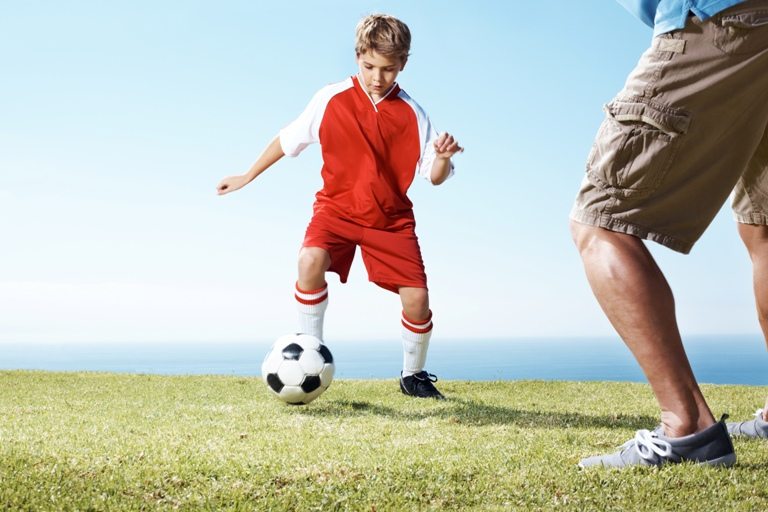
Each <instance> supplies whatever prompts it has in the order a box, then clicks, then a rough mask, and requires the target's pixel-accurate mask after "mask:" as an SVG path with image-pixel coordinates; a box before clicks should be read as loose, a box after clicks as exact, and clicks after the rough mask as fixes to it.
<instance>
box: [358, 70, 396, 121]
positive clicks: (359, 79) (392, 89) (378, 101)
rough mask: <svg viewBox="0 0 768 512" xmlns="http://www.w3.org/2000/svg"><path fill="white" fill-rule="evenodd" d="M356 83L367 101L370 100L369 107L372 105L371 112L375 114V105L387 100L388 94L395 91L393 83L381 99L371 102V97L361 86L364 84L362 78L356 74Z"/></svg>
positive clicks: (376, 108) (377, 109)
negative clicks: (366, 97)
mask: <svg viewBox="0 0 768 512" xmlns="http://www.w3.org/2000/svg"><path fill="white" fill-rule="evenodd" d="M357 83H358V84H360V88H361V89H362V90H363V92H364V93H365V95H366V96H368V99H369V100H371V105H373V110H374V111H376V112H378V111H379V108H378V107H377V106H376V105H378V104H379V103H381V102H382V101H384V100H385V99H387V96H389V94H390V93H391V92H392V91H394V90H395V87H397V82H395V83H393V84H392V86H391V87H390V88H389V89H387V92H386V93H385V94H384V95H383V96H382V97H381V98H379V99H378V100H376V101H373V97H371V95H370V94H368V91H366V90H365V85H363V83H364V82H363V77H362V76H360V73H358V74H357Z"/></svg>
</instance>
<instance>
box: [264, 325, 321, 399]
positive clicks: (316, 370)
mask: <svg viewBox="0 0 768 512" xmlns="http://www.w3.org/2000/svg"><path fill="white" fill-rule="evenodd" d="M334 370H335V367H334V365H333V356H332V355H331V351H330V350H328V347H326V346H325V345H324V344H323V342H322V341H320V340H319V339H317V338H316V337H314V336H311V335H309V334H287V335H285V336H281V337H279V338H278V339H277V341H275V343H274V344H273V345H272V349H271V350H270V351H269V353H268V354H267V356H266V357H265V358H264V362H263V363H262V364H261V376H262V377H263V378H264V382H265V383H266V384H267V387H268V388H269V389H270V391H272V392H273V393H274V394H275V395H277V397H278V398H279V399H280V400H282V401H283V402H286V403H289V404H292V405H302V404H308V403H309V402H311V401H312V400H314V399H315V398H317V397H318V396H320V395H321V394H322V393H323V391H325V390H326V389H328V386H330V385H331V381H332V380H333V372H334Z"/></svg>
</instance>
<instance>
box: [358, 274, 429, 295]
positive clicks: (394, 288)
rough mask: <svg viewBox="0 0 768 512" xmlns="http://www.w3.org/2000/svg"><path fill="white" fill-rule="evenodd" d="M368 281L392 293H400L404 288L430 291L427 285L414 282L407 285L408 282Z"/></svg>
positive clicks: (372, 279) (373, 279) (371, 279)
mask: <svg viewBox="0 0 768 512" xmlns="http://www.w3.org/2000/svg"><path fill="white" fill-rule="evenodd" d="M368 281H370V282H371V283H373V284H375V285H376V286H378V287H380V288H384V289H385V290H389V291H390V292H392V293H400V290H399V289H400V288H403V287H409V288H424V289H425V290H427V291H428V290H429V288H427V283H423V282H416V281H413V282H409V283H406V282H402V281H398V282H396V283H395V282H393V281H386V280H381V279H375V278H368Z"/></svg>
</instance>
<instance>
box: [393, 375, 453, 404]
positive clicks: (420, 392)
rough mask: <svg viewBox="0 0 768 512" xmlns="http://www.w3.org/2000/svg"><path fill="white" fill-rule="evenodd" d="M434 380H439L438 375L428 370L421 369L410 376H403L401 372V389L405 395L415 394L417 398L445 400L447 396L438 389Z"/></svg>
mask: <svg viewBox="0 0 768 512" xmlns="http://www.w3.org/2000/svg"><path fill="white" fill-rule="evenodd" d="M433 382H437V376H435V375H433V374H431V373H427V372H426V371H420V372H419V373H415V374H413V375H409V376H408V377H403V374H402V373H400V391H402V392H403V394H404V395H408V396H415V397H416V398H435V399H437V400H445V397H444V396H443V394H442V393H440V392H439V391H438V390H437V388H436V387H435V385H434V384H433Z"/></svg>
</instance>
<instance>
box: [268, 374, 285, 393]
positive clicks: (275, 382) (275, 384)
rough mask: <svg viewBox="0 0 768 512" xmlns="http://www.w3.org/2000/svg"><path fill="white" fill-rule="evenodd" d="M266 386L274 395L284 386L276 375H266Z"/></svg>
mask: <svg viewBox="0 0 768 512" xmlns="http://www.w3.org/2000/svg"><path fill="white" fill-rule="evenodd" d="M267 385H268V386H269V387H270V388H272V391H274V392H275V393H279V392H280V391H281V390H282V389H283V387H284V386H285V385H284V384H283V383H282V381H281V380H280V377H278V376H277V374H276V373H270V374H269V375H267Z"/></svg>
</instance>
